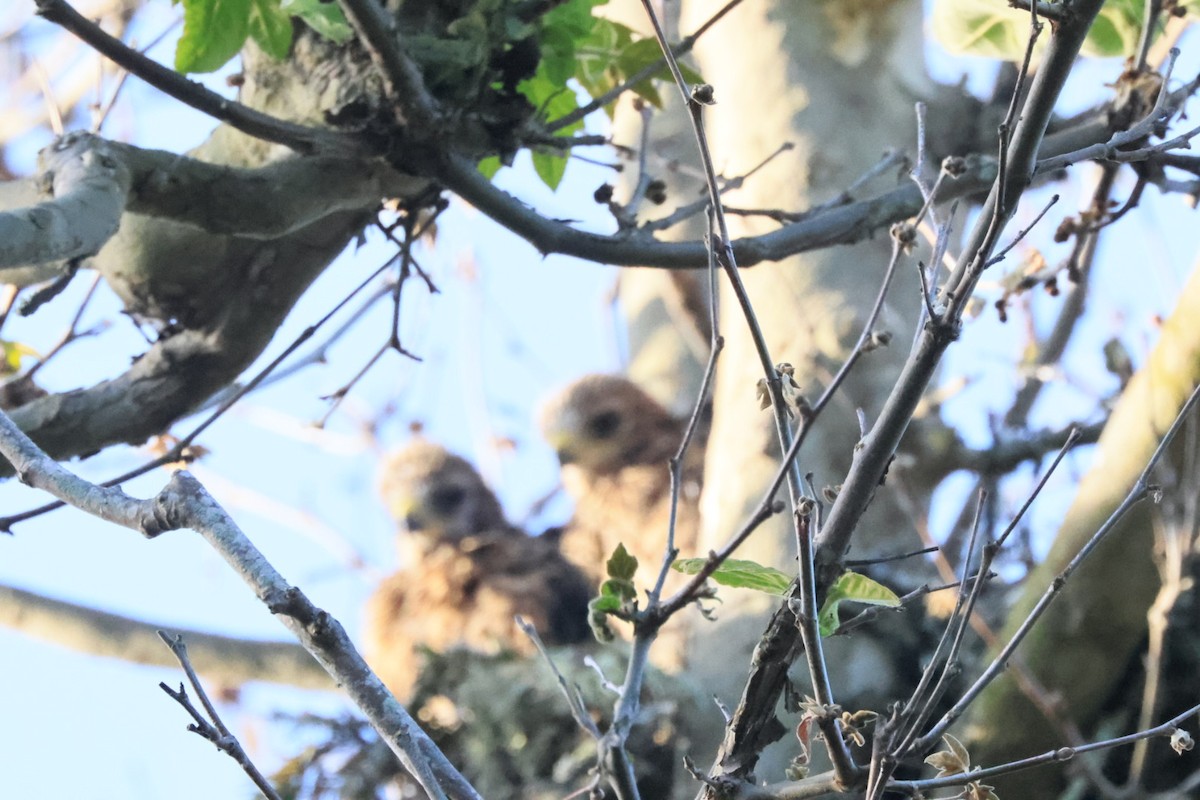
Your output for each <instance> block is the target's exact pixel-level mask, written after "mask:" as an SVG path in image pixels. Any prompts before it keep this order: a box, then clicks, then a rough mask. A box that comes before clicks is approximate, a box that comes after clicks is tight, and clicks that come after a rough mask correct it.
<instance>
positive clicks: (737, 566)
mask: <svg viewBox="0 0 1200 800" xmlns="http://www.w3.org/2000/svg"><path fill="white" fill-rule="evenodd" d="M707 562H708V559H707V558H680V559H677V560H676V561H675V563H674V564H672V565H671V569H673V570H675V571H676V572H682V573H684V574H685V575H695V574H696V573H698V572H700V569H701V568H702V567H703V566H704V565H705V564H706V563H707ZM712 579H713V580H714V581H716V582H717V583H719V584H721V585H722V586H733V587H736V588H740V589H753V590H755V591H757V592H766V593H767V594H776V595H781V596H782V595H784V594H786V593H787V590H788V587H789V586H791V585H792V578H791V577H790V576H789V575H787V573H784V572H780V571H779V570H777V569H773V568H772V567H764V566H763V565H762V564H758V563H755V562H753V561H743V560H740V559H736V558H731V559H728V560H726V561H725V563H724V564H722V565H721V566H719V567H717V571H716V572H714V573H713V574H712Z"/></svg>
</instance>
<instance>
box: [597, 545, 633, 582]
mask: <svg viewBox="0 0 1200 800" xmlns="http://www.w3.org/2000/svg"><path fill="white" fill-rule="evenodd" d="M605 567H606V569H607V571H608V577H610V578H613V579H615V580H618V581H631V580H633V576H634V574H636V573H637V568H638V560H637V559H636V558H635V557H634V556H631V555H630V554H629V551H628V550H626V549H625V545H623V544H619V543H618V544H617V549H616V550H613V554H612V556H611V557H610V558H609V559H608V563H607V564H606V565H605Z"/></svg>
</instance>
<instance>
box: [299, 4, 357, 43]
mask: <svg viewBox="0 0 1200 800" xmlns="http://www.w3.org/2000/svg"><path fill="white" fill-rule="evenodd" d="M283 10H284V11H286V12H287V13H289V14H291V15H292V16H293V17H299V18H300V19H301V20H302V21H303V22H304V24H305V25H307V26H308V27H310V28H312V29H313V30H314V31H316V32H317V33H319V34H320V35H321V36H324V37H325V38H326V39H330V40H332V41H335V42H338V43H339V44H340V43H342V42H345V41H347V40H348V39H350V37H351V36H353V35H354V29H353V28H351V27H350V23H349V22H347V21H346V15H345V14H343V13H342V8H341V6H339V5H338V4H337V3H322V2H321V0H284V3H283Z"/></svg>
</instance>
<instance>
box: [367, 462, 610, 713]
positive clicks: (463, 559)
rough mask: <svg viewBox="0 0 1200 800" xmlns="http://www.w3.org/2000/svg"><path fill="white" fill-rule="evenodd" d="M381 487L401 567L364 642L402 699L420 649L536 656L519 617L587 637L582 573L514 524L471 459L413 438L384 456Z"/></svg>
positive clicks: (549, 634)
mask: <svg viewBox="0 0 1200 800" xmlns="http://www.w3.org/2000/svg"><path fill="white" fill-rule="evenodd" d="M381 488H382V493H383V497H384V500H385V501H386V503H387V506H388V510H389V511H390V512H391V515H392V516H393V517H394V518H395V519H396V521H397V522H398V523H399V525H400V528H401V530H400V531H399V533H398V544H399V548H400V550H401V557H402V559H403V564H404V566H403V568H402V569H401V570H400V571H399V572H397V573H395V574H394V575H392V576H390V577H389V578H387V579H385V580H384V581H383V583H382V584H381V585H380V586H379V588H378V589H376V590H375V593H374V594H373V595H372V596H371V598H370V600H369V601H368V604H367V609H366V621H365V645H366V653H367V659H368V661H369V662H370V663H371V665H372V666H373V667H374V668H375V670H376V672H377V673H378V674H379V676H380V678H381V679H382V680H383V682H384V683H385V684H387V686H388V688H390V689H391V690H392V692H393V693H394V694H396V695H397V697H399V698H401V699H402V700H404V699H406V698H407V697H408V695H409V694H410V693H411V691H412V688H413V686H414V684H415V682H416V679H417V675H418V672H419V670H420V665H421V655H420V652H421V648H429V649H431V650H435V651H446V650H449V649H452V648H455V647H466V648H469V649H471V650H475V651H479V652H482V653H488V654H492V653H497V652H500V651H502V650H512V651H516V652H519V653H522V654H529V653H531V652H532V651H533V647H532V643H531V642H530V641H529V639H528V637H527V636H525V634H524V633H523V632H521V630H520V629H519V628H518V627H517V625H516V623H515V621H514V619H513V618H514V616H515V615H517V614H520V615H521V616H522V617H524V618H525V619H526V620H528V621H529V622H530V623H532V624H533V626H534V627H535V628H536V629H537V631H538V633H539V634H540V635H541V637H542V639H543V640H544V641H545V642H546V643H547V644H571V643H575V642H580V641H585V640H587V639H589V638H590V631H589V629H588V625H587V601H588V587H587V582H586V580H585V579H584V577H583V576H582V575H581V574H580V572H579V571H578V570H576V569H575V568H574V567H573V566H571V564H570V563H568V562H567V561H566V560H565V559H564V558H563V557H562V555H560V554H559V552H558V549H557V546H556V544H555V543H554V542H553V541H551V540H549V539H543V538H534V537H531V536H527V535H526V534H525V533H524V532H522V531H520V530H518V529H517V528H514V527H513V526H512V525H510V524H509V523H508V521H507V520H505V518H504V512H503V511H502V510H501V508H500V503H499V501H498V500H497V499H496V496H495V495H494V494H493V493H492V491H491V490H490V489H489V488H488V487H487V486H486V485H485V484H484V482H483V479H482V478H481V477H480V475H479V473H478V472H476V471H475V468H474V467H472V466H471V465H470V464H469V463H468V462H467V461H465V460H464V459H462V458H460V457H458V456H456V455H453V454H452V453H449V452H447V451H446V450H445V449H444V448H442V447H440V446H438V445H436V444H433V443H430V442H427V441H415V442H413V443H411V444H409V445H408V446H406V447H404V448H402V449H401V450H399V451H397V452H396V453H393V454H392V455H391V456H389V457H388V458H387V460H386V461H385V462H384V464H383V468H382V479H381Z"/></svg>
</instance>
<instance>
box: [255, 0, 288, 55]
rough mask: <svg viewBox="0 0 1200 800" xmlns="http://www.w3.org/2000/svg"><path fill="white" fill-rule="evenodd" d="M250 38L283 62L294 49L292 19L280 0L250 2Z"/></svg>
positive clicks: (264, 50) (267, 52) (265, 51)
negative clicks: (281, 5) (280, 3)
mask: <svg viewBox="0 0 1200 800" xmlns="http://www.w3.org/2000/svg"><path fill="white" fill-rule="evenodd" d="M250 38H251V39H253V40H254V41H255V43H256V44H257V45H258V46H259V47H261V48H262V49H263V52H264V53H266V54H267V55H269V56H271V58H274V59H275V60H276V61H282V60H284V59H285V58H287V57H288V53H289V52H290V51H291V49H292V17H291V15H290V14H288V13H287V12H286V11H284V10H283V8H281V7H280V5H279V0H250Z"/></svg>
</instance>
